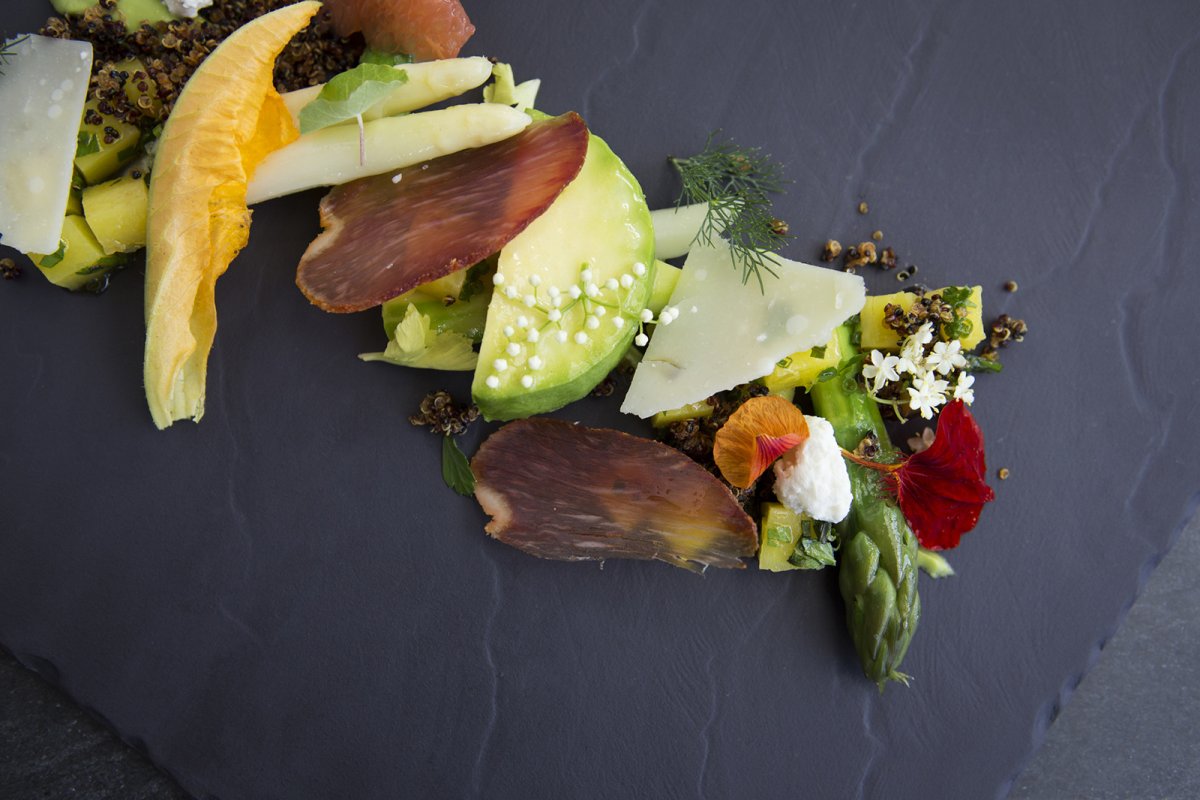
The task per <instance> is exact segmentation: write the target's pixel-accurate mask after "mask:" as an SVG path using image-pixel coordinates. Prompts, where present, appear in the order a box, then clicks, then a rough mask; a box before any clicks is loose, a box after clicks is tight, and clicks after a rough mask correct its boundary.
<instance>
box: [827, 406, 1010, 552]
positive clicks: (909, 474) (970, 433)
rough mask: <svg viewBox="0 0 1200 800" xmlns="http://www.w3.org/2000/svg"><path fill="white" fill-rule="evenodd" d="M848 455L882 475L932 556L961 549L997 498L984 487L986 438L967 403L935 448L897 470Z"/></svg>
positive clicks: (951, 411) (951, 412)
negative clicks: (963, 539)
mask: <svg viewBox="0 0 1200 800" xmlns="http://www.w3.org/2000/svg"><path fill="white" fill-rule="evenodd" d="M842 455H844V456H845V457H846V458H848V459H850V460H851V461H853V462H855V463H856V464H860V465H862V466H864V467H867V468H869V469H873V470H876V471H878V472H880V473H881V474H882V477H883V484H884V487H885V488H887V490H888V491H889V492H891V493H892V494H893V495H895V497H896V500H897V502H899V504H900V510H901V511H903V512H904V516H905V517H906V518H907V519H908V524H909V525H910V526H912V529H913V533H914V534H916V536H917V541H919V542H920V543H921V546H922V547H927V548H929V549H930V550H946V549H949V548H951V547H956V546H957V545H958V542H959V539H960V538H961V537H962V535H963V534H964V533H966V532H967V531H969V530H971V529H972V528H974V527H975V523H976V522H978V520H979V514H980V512H981V511H982V510H983V504H984V503H989V502H991V501H992V500H994V499H995V496H996V495H995V493H994V492H992V489H991V487H989V486H988V485H987V484H986V483H984V481H983V476H984V473H986V472H987V464H986V462H985V459H984V453H983V433H982V431H980V430H979V425H978V424H977V423H976V422H975V418H974V417H973V416H971V412H970V411H968V410H967V407H966V405H965V404H964V403H963V401H962V400H955V401H953V402H951V403H950V404H949V405H947V406H946V407H945V408H944V409H943V410H942V413H941V415H940V416H939V417H938V426H937V435H936V436H935V437H934V439H933V444H932V445H930V446H929V447H928V448H927V449H925V450H922V451H921V452H919V453H916V454H915V455H912V456H909V457H908V458H906V459H904V460H903V461H901V462H899V463H897V464H880V463H877V462H874V461H870V460H868V459H864V458H859V457H858V456H856V455H854V454H853V453H849V452H846V451H844V450H843V451H842Z"/></svg>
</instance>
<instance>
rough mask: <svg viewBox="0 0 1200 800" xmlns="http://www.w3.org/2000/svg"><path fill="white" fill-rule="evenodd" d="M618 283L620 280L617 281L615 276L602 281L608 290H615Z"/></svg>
mask: <svg viewBox="0 0 1200 800" xmlns="http://www.w3.org/2000/svg"><path fill="white" fill-rule="evenodd" d="M620 285H621V284H620V282H618V281H617V279H616V278H609V279H608V280H606V281H605V282H604V288H605V289H608V290H609V291H610V292H615V291H616V290H617V287H618V286H620Z"/></svg>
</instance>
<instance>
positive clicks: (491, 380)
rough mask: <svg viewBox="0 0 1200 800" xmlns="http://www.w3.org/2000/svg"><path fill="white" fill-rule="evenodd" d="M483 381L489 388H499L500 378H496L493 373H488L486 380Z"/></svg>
mask: <svg viewBox="0 0 1200 800" xmlns="http://www.w3.org/2000/svg"><path fill="white" fill-rule="evenodd" d="M484 383H486V384H487V387H488V388H489V389H499V388H500V379H499V378H497V377H496V376H495V375H488V377H487V380H486V381H484Z"/></svg>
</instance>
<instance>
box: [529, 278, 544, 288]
mask: <svg viewBox="0 0 1200 800" xmlns="http://www.w3.org/2000/svg"><path fill="white" fill-rule="evenodd" d="M529 285H530V286H533V287H534V288H536V287H538V286H541V285H542V276H541V275H530V276H529Z"/></svg>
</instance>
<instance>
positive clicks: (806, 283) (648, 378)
mask: <svg viewBox="0 0 1200 800" xmlns="http://www.w3.org/2000/svg"><path fill="white" fill-rule="evenodd" d="M772 260H773V261H774V265H775V266H774V268H775V271H776V272H777V273H779V277H778V278H777V279H775V278H770V277H766V278H764V281H765V291H760V290H759V287H758V284H757V283H755V282H753V281H752V282H750V283H747V284H743V283H742V271H741V270H740V269H736V268H734V265H733V263H732V261H731V258H730V252H729V247H728V246H727V245H726V244H725V243H723V242H717V243H715V244H714V245H713V246H707V245H699V244H698V245H696V246H695V247H693V248H692V251H691V254H690V255H689V256H688V259H687V262H686V263H685V264H684V265H683V274H682V275H681V276H680V278H679V283H678V285H677V286H676V287H675V291H674V292H673V293H672V294H671V302H670V307H671V308H673V309H675V312H676V313H677V315H678V316H676V317H675V319H674V320H673V321H672V322H671V323H670V324H669V325H662V324H660V325H658V326H657V327H656V328H655V331H654V337H653V338H652V339H651V340H650V346H649V347H648V348H647V349H646V355H645V357H644V358H643V359H642V362H641V363H640V364H639V365H638V368H637V372H636V373H634V376H633V383H632V384H631V385H630V387H629V394H627V395H626V396H625V403H624V404H623V405H622V406H621V410H622V411H624V412H625V413H626V414H636V415H637V416H639V417H649V416H650V415H652V414H656V413H658V412H659V411H666V410H668V409H672V408H679V407H680V406H683V405H686V404H688V403H694V402H697V401H700V400H703V399H705V398H706V397H709V396H710V395H712V394H714V393H716V392H720V391H723V390H725V389H731V388H733V387H734V386H737V385H738V384H741V383H746V382H747V381H752V380H754V379H756V378H761V377H763V376H764V375H767V374H769V373H770V372H771V370H772V369H774V367H775V362H777V361H779V360H780V359H781V358H784V357H785V356H788V355H791V354H792V353H795V352H797V351H800V350H807V349H810V348H812V347H815V346H817V345H822V344H825V343H826V342H827V341H829V334H830V332H832V331H833V329H834V328H835V327H836V326H838V325H840V324H841V323H842V322H844V321H845V320H846V319H847V318H848V317H850V316H851V315H853V314H857V313H858V312H859V311H860V310H861V309H862V306H863V302H864V300H865V299H866V291H865V289H864V287H863V281H862V278H860V277H858V276H857V275H850V274H848V273H845V272H835V271H834V270H831V269H825V268H822V267H813V266H809V265H808V264H801V263H800V262H798V261H788V260H787V259H785V258H781V257H779V256H772Z"/></svg>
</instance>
